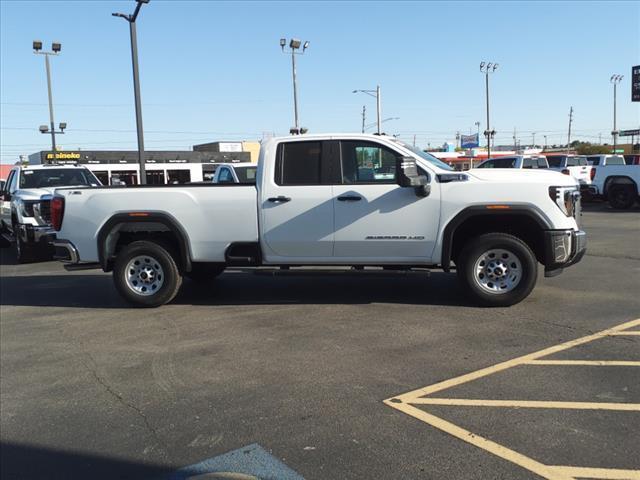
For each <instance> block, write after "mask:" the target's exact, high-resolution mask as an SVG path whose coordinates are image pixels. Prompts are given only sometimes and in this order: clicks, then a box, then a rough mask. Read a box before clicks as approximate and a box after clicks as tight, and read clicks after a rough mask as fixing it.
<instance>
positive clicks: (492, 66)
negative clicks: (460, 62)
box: [480, 62, 498, 158]
mask: <svg viewBox="0 0 640 480" xmlns="http://www.w3.org/2000/svg"><path fill="white" fill-rule="evenodd" d="M496 68H498V64H497V63H491V62H489V63H485V62H480V71H481V72H482V73H484V74H485V88H486V92H487V129H486V130H485V131H484V134H485V136H486V137H487V158H489V157H491V138H493V137H494V136H495V134H496V131H495V130H491V127H490V126H489V125H490V123H489V73H493V72H495V71H496Z"/></svg>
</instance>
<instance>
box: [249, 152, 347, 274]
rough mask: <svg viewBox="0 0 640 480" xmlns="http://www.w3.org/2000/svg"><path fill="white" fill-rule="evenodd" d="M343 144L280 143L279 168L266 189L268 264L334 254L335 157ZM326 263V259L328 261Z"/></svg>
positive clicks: (269, 171)
mask: <svg viewBox="0 0 640 480" xmlns="http://www.w3.org/2000/svg"><path fill="white" fill-rule="evenodd" d="M336 149H337V142H330V141H291V142H283V143H280V144H278V146H277V150H276V160H275V164H274V165H273V168H269V169H267V172H266V173H265V174H266V175H267V176H268V177H269V178H265V179H264V180H263V183H262V185H263V188H262V191H261V198H260V201H261V209H262V211H261V215H262V216H261V218H262V228H261V231H262V237H263V247H264V248H263V250H264V255H265V260H266V261H267V262H271V263H274V262H278V261H284V262H289V261H291V262H295V261H296V259H300V260H303V259H310V258H311V259H313V260H314V261H318V262H325V261H326V262H329V261H331V258H332V255H333V200H332V198H333V196H332V186H331V181H330V178H329V172H330V160H329V158H330V155H331V152H332V150H333V151H334V154H335V150H336ZM323 259H324V260H323Z"/></svg>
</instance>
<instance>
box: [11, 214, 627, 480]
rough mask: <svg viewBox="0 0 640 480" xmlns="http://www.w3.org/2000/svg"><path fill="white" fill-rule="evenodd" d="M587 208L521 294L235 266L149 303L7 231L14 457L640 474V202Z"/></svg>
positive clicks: (163, 466) (129, 470)
mask: <svg viewBox="0 0 640 480" xmlns="http://www.w3.org/2000/svg"><path fill="white" fill-rule="evenodd" d="M583 225H584V228H585V230H586V231H587V233H588V234H589V250H588V253H587V255H586V256H585V258H584V260H583V261H582V262H581V263H579V264H578V265H576V266H574V267H572V268H570V269H567V270H566V271H565V273H564V274H563V275H560V276H558V277H555V278H549V279H543V278H540V281H539V283H538V286H537V287H536V289H535V290H534V292H533V294H532V295H531V296H530V297H529V298H528V299H526V300H525V301H524V302H522V303H521V304H519V305H516V306H514V307H511V308H507V309H479V308H475V307H473V306H472V305H470V304H468V303H467V302H466V301H465V300H464V298H462V297H461V296H460V295H459V294H458V292H457V282H456V278H455V276H454V275H448V274H444V273H438V272H434V273H432V275H431V276H426V275H407V276H399V277H389V276H377V277H369V276H367V277H363V276H360V275H357V274H351V273H349V274H345V275H341V276H335V275H323V274H318V275H312V276H300V277H298V276H284V277H275V278H271V277H268V276H259V275H253V274H248V273H243V272H228V273H225V274H224V275H222V276H221V277H220V278H219V279H217V280H216V282H215V283H214V284H213V285H212V286H211V287H209V288H201V287H197V286H196V285H194V284H190V283H188V282H185V285H184V287H183V290H182V292H181V293H180V295H179V296H178V298H177V299H176V300H175V301H174V302H173V303H172V304H171V305H168V306H165V307H162V308H159V309H153V310H140V309H132V308H128V307H127V305H126V304H124V303H123V302H122V301H121V300H120V298H119V297H118V295H117V294H116V292H115V290H114V288H113V286H112V282H111V278H110V276H109V275H106V274H103V273H101V272H98V271H85V272H74V273H68V272H65V271H64V270H63V268H62V266H61V265H60V264H58V263H55V262H46V263H36V264H29V265H16V264H15V259H14V257H13V255H12V253H11V252H10V251H8V250H3V251H2V252H1V255H0V258H1V262H2V263H1V272H0V273H1V275H0V404H1V409H0V423H1V432H0V437H1V441H2V448H1V450H0V454H1V459H0V465H1V467H0V468H1V476H2V478H7V479H9V478H109V479H113V478H145V479H146V478H149V479H155V478H188V477H189V476H191V478H195V475H196V474H198V473H204V472H206V471H212V470H217V471H219V472H220V471H227V472H231V471H233V472H240V473H244V474H252V475H253V476H254V477H257V478H262V479H265V480H266V479H272V478H273V479H280V478H282V479H285V478H287V479H288V478H292V479H299V478H305V479H374V478H381V479H391V478H398V479H416V478H424V479H527V478H532V479H533V478H541V477H546V478H557V479H568V478H616V479H618V478H620V479H622V478H634V479H637V478H640V434H638V432H640V363H639V362H640V335H639V334H638V333H639V332H640V325H638V322H636V323H629V322H631V321H633V320H635V319H638V318H639V317H640V247H639V245H640V243H639V242H638V239H639V238H640V208H637V207H636V208H635V209H634V210H631V211H625V212H618V211H611V210H609V209H608V208H607V207H606V206H604V205H601V204H597V205H592V206H587V207H586V208H585V213H584V216H583ZM616 327H617V328H618V329H617V330H609V329H613V328H616ZM634 332H635V333H634ZM577 339H582V340H581V341H578V342H573V343H567V342H572V341H575V340H577ZM535 352H539V355H537V356H535V355H534V356H529V357H525V358H524V360H523V359H522V357H523V356H527V355H530V354H533V353H535ZM531 362H533V363H531ZM501 365H502V366H501ZM496 366H497V367H496ZM507 367H508V368H507ZM478 372H479V373H478ZM435 385H440V387H433V386H435ZM442 386H444V387H446V390H445V389H443V388H441V387H442ZM409 392H411V393H412V395H408V393H409ZM433 398H439V399H441V400H436V401H434V400H433ZM394 399H395V401H394ZM442 399H445V400H446V401H445V400H442ZM452 399H453V400H455V401H452ZM492 402H494V403H493V404H491V403H492ZM495 402H497V403H495ZM545 402H546V403H545ZM554 402H555V403H554ZM403 404H407V405H409V407H407V408H404V410H403V408H402V407H401V408H398V406H399V405H403ZM587 405H591V407H588V406H587ZM621 405H622V406H621ZM410 409H414V410H416V411H418V412H416V411H414V410H411V411H410ZM412 412H413V414H412ZM419 412H423V414H421V413H419ZM414 414H415V415H414ZM434 418H435V419H436V420H434ZM452 426H453V427H452ZM445 427H446V428H445ZM458 434H459V435H458ZM463 437H464V438H463ZM229 452H231V453H229ZM225 454H228V455H225ZM221 455H222V457H220V458H217V459H213V460H211V461H209V462H206V461H207V459H212V458H213V457H218V456H221ZM201 462H205V463H201ZM531 462H534V463H533V464H532V463H531ZM534 464H535V465H534ZM537 465H542V467H543V468H542V469H540V468H538V467H537ZM189 466H191V467H189ZM185 467H188V468H185ZM533 467H535V468H533ZM207 468H209V470H207ZM180 469H182V470H180ZM536 472H537V473H536ZM209 478H213V477H209ZM215 478H223V477H215ZM228 478H231V477H228ZM236 478H239V477H236Z"/></svg>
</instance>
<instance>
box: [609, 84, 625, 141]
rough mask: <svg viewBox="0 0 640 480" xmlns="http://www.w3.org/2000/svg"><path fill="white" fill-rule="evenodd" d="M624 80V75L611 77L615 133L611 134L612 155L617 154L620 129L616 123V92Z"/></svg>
mask: <svg viewBox="0 0 640 480" xmlns="http://www.w3.org/2000/svg"><path fill="white" fill-rule="evenodd" d="M623 78H624V75H618V74H614V75H611V78H610V79H609V81H610V82H611V83H612V84H613V131H612V132H611V135H613V152H612V153H616V147H617V144H618V128H617V122H616V103H617V99H616V90H617V87H618V84H619V83H620V82H621V81H622V79H623Z"/></svg>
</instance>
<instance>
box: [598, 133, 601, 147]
mask: <svg viewBox="0 0 640 480" xmlns="http://www.w3.org/2000/svg"><path fill="white" fill-rule="evenodd" d="M598 143H599V144H600V145H602V133H599V134H598Z"/></svg>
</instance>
